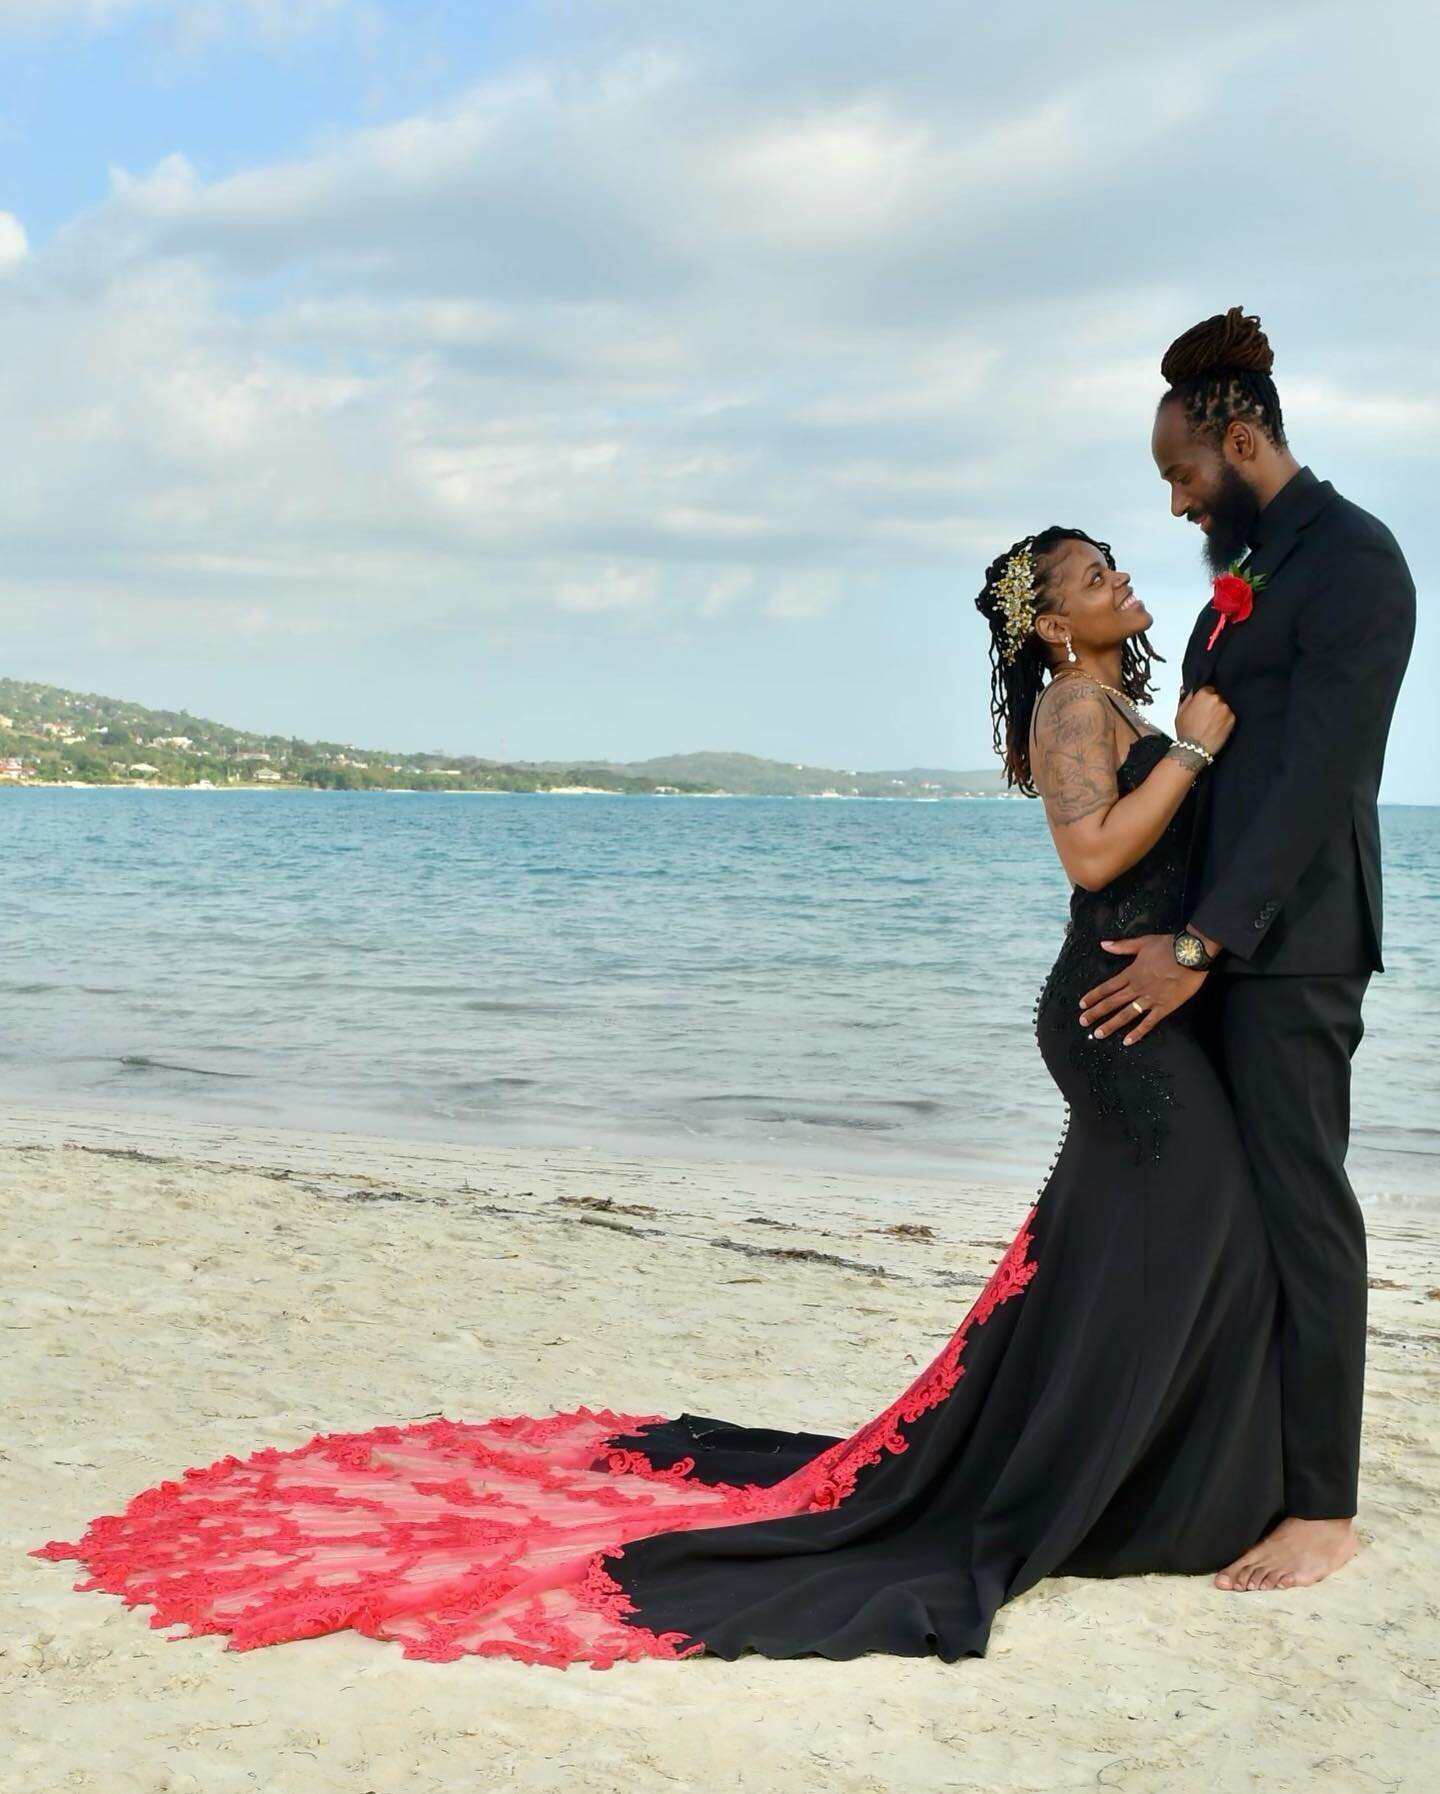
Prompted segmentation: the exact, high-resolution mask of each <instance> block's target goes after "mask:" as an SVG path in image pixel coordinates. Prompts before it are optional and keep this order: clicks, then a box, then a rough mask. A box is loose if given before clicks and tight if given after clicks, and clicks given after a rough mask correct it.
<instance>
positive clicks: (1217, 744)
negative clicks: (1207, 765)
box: [1175, 685, 1235, 754]
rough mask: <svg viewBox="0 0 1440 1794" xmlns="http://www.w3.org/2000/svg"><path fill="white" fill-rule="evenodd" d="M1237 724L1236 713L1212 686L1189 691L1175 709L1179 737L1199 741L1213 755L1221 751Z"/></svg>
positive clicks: (1183, 739) (1176, 729) (1176, 731)
mask: <svg viewBox="0 0 1440 1794" xmlns="http://www.w3.org/2000/svg"><path fill="white" fill-rule="evenodd" d="M1234 727H1235V712H1234V711H1233V710H1232V709H1231V708H1230V706H1229V705H1228V704H1227V703H1226V702H1225V700H1224V698H1222V697H1221V696H1220V694H1219V692H1218V691H1216V689H1215V687H1214V686H1213V685H1202V686H1201V687H1200V689H1199V690H1198V691H1191V692H1186V694H1185V695H1184V697H1183V698H1181V700H1180V708H1179V709H1178V710H1177V711H1176V712H1175V734H1176V737H1177V739H1179V740H1182V741H1198V742H1199V743H1200V745H1201V747H1203V748H1205V749H1206V750H1207V751H1208V752H1210V753H1212V754H1218V753H1219V752H1220V750H1221V748H1223V747H1224V745H1225V743H1226V742H1227V741H1228V740H1229V739H1230V735H1231V732H1232V730H1233V729H1234Z"/></svg>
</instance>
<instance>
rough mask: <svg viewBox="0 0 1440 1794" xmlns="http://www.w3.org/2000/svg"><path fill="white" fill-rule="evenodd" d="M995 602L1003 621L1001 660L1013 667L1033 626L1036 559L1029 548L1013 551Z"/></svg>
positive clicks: (996, 593)
mask: <svg viewBox="0 0 1440 1794" xmlns="http://www.w3.org/2000/svg"><path fill="white" fill-rule="evenodd" d="M995 603H996V608H997V609H998V610H999V612H1000V614H1001V616H1003V617H1004V619H1005V641H1004V645H1003V647H1002V648H1001V651H1000V658H1001V659H1002V660H1003V661H1004V663H1005V665H1006V666H1007V667H1008V666H1014V664H1015V662H1016V660H1017V659H1018V658H1019V655H1020V650H1021V649H1022V648H1023V647H1024V646H1025V642H1026V640H1027V639H1028V637H1029V635H1030V631H1031V630H1032V629H1033V628H1034V627H1035V603H1036V592H1035V559H1034V556H1033V555H1032V554H1031V553H1030V549H1029V547H1028V545H1027V546H1026V547H1024V548H1017V549H1016V550H1015V552H1014V554H1012V555H1011V556H1010V559H1009V560H1008V561H1007V562H1006V564H1005V571H1004V572H1003V573H1002V574H1001V575H1000V577H999V579H997V580H996V581H995Z"/></svg>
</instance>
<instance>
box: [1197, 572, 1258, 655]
mask: <svg viewBox="0 0 1440 1794" xmlns="http://www.w3.org/2000/svg"><path fill="white" fill-rule="evenodd" d="M1264 584H1265V579H1264V575H1263V574H1262V575H1260V576H1259V577H1257V578H1255V579H1246V577H1245V575H1244V574H1243V573H1242V572H1241V571H1240V570H1239V568H1238V567H1231V569H1230V571H1229V572H1228V573H1218V574H1216V576H1215V589H1214V591H1213V592H1212V593H1211V595H1210V603H1211V604H1212V605H1213V606H1214V608H1215V609H1216V610H1218V611H1219V613H1220V619H1219V621H1218V622H1217V623H1216V625H1215V627H1214V628H1213V629H1212V630H1211V631H1210V640H1209V641H1208V642H1206V644H1205V651H1206V653H1207V654H1208V653H1209V651H1210V650H1211V649H1212V648H1213V647H1214V646H1215V644H1216V642H1218V641H1219V639H1220V631H1221V630H1222V629H1223V628H1224V627H1225V625H1226V624H1227V623H1243V622H1244V621H1245V619H1246V617H1248V616H1249V615H1250V613H1251V611H1252V610H1254V608H1255V594H1256V593H1257V592H1258V591H1260V590H1261V588H1262V587H1263V586H1264Z"/></svg>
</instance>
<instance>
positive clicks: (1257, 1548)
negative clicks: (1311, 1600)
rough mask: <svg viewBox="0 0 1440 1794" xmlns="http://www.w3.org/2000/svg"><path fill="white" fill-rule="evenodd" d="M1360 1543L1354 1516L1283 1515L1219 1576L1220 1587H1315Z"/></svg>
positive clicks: (1246, 1590)
mask: <svg viewBox="0 0 1440 1794" xmlns="http://www.w3.org/2000/svg"><path fill="white" fill-rule="evenodd" d="M1359 1549H1360V1542H1359V1540H1358V1539H1357V1538H1356V1537H1355V1524H1354V1522H1353V1521H1351V1520H1282V1521H1281V1522H1280V1524H1279V1525H1278V1526H1277V1527H1276V1528H1275V1530H1274V1532H1271V1533H1267V1534H1266V1536H1265V1537H1264V1538H1263V1539H1261V1541H1260V1543H1259V1544H1258V1545H1252V1546H1251V1547H1250V1549H1249V1550H1248V1551H1247V1552H1246V1553H1245V1555H1244V1556H1243V1557H1237V1558H1236V1559H1235V1561H1234V1563H1233V1564H1227V1565H1226V1567H1225V1568H1224V1569H1223V1570H1222V1571H1221V1572H1220V1574H1219V1575H1218V1576H1217V1577H1216V1578H1215V1586H1216V1588H1226V1589H1234V1590H1236V1591H1237V1592H1240V1593H1244V1594H1251V1593H1253V1592H1254V1591H1255V1590H1256V1589H1272V1588H1309V1587H1310V1585H1311V1584H1312V1583H1315V1582H1323V1581H1324V1580H1325V1578H1326V1577H1327V1576H1333V1575H1334V1573H1335V1572H1336V1570H1338V1569H1339V1568H1340V1566H1341V1565H1342V1564H1348V1563H1349V1561H1350V1559H1351V1558H1352V1557H1354V1555H1355V1553H1356V1552H1357V1551H1358V1550H1359Z"/></svg>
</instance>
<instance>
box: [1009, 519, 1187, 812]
mask: <svg viewBox="0 0 1440 1794" xmlns="http://www.w3.org/2000/svg"><path fill="white" fill-rule="evenodd" d="M1062 542H1088V543H1089V544H1090V546H1091V547H1092V548H1098V549H1099V550H1100V552H1101V554H1103V555H1104V557H1105V561H1106V564H1107V566H1109V568H1110V569H1111V571H1112V572H1113V571H1114V568H1115V556H1114V555H1113V554H1112V553H1111V552H1110V544H1109V543H1108V542H1099V541H1097V540H1096V539H1095V537H1094V536H1087V535H1086V533H1085V531H1084V530H1083V529H1062V528H1061V527H1060V526H1059V525H1058V524H1052V525H1051V527H1050V528H1049V529H1045V530H1041V532H1040V534H1039V535H1038V536H1022V537H1021V539H1020V540H1019V541H1018V542H1017V543H1015V545H1014V546H1013V547H1012V548H1008V549H1006V551H1005V553H1004V554H1002V555H1001V556H1000V558H999V559H998V560H995V561H992V562H991V563H990V565H989V566H988V567H987V568H986V570H985V584H984V586H983V587H982V589H981V591H980V594H979V596H978V597H977V598H976V600H975V608H976V610H978V611H979V612H980V615H981V616H982V617H984V618H985V620H986V621H987V622H988V623H989V625H990V717H991V721H992V723H993V725H994V739H995V752H996V753H997V754H998V755H999V756H1000V758H1001V759H1002V760H1003V761H1004V763H1005V782H1006V784H1007V785H1014V786H1018V787H1019V789H1020V790H1021V791H1023V792H1024V794H1025V796H1026V797H1038V796H1039V793H1038V792H1037V791H1036V789H1035V783H1034V780H1033V779H1032V778H1031V776H1030V719H1031V718H1032V717H1033V716H1034V714H1035V706H1036V704H1037V703H1039V701H1040V694H1041V692H1042V691H1043V690H1044V689H1045V682H1046V679H1047V677H1048V676H1049V673H1050V649H1049V648H1048V647H1047V646H1046V644H1045V643H1044V642H1043V641H1042V640H1041V639H1040V637H1039V636H1038V635H1036V633H1035V626H1034V625H1035V618H1036V617H1037V616H1039V615H1040V614H1041V613H1042V612H1044V611H1048V610H1050V609H1052V608H1053V606H1054V596H1053V594H1052V593H1051V592H1050V591H1049V586H1050V578H1051V568H1050V563H1049V555H1050V551H1051V550H1052V549H1054V548H1058V547H1059V546H1060V544H1061V543H1062ZM1162 658H1163V657H1162V656H1161V655H1159V654H1157V653H1156V652H1155V650H1154V649H1153V648H1152V647H1151V646H1150V643H1149V641H1148V640H1147V639H1146V638H1145V636H1144V635H1136V636H1131V637H1130V639H1129V640H1128V641H1127V642H1125V644H1124V645H1123V647H1122V648H1121V650H1120V689H1121V690H1122V691H1123V692H1124V693H1125V695H1126V697H1127V698H1129V699H1130V700H1131V702H1132V703H1135V704H1148V703H1149V702H1150V700H1151V698H1152V697H1153V696H1154V693H1153V691H1152V690H1151V686H1150V667H1151V663H1152V661H1156V660H1161V659H1162Z"/></svg>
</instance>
